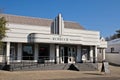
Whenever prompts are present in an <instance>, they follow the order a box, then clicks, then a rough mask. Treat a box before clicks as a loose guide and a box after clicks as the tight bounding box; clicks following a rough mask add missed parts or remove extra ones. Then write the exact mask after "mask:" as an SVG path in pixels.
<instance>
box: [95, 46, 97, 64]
mask: <svg viewBox="0 0 120 80" xmlns="http://www.w3.org/2000/svg"><path fill="white" fill-rule="evenodd" d="M95 62H97V46H95Z"/></svg>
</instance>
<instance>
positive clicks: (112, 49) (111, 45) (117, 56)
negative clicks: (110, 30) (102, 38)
mask: <svg viewBox="0 0 120 80" xmlns="http://www.w3.org/2000/svg"><path fill="white" fill-rule="evenodd" d="M106 61H108V62H110V63H112V64H116V65H120V38H118V39H114V40H111V41H108V47H107V49H106Z"/></svg>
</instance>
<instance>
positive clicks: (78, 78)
mask: <svg viewBox="0 0 120 80" xmlns="http://www.w3.org/2000/svg"><path fill="white" fill-rule="evenodd" d="M110 71H111V73H110V74H105V73H101V72H100V71H69V70H53V71H52V70H48V71H13V72H9V71H0V80H93V79H94V80H120V67H116V66H110Z"/></svg>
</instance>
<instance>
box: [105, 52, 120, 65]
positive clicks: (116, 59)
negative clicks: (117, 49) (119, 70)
mask: <svg viewBox="0 0 120 80" xmlns="http://www.w3.org/2000/svg"><path fill="white" fill-rule="evenodd" d="M106 61H108V62H111V63H114V64H118V65H120V54H117V53H106Z"/></svg>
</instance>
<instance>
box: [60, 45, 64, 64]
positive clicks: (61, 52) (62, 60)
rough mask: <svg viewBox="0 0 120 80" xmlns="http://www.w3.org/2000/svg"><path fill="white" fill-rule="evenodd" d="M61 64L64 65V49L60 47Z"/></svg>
mask: <svg viewBox="0 0 120 80" xmlns="http://www.w3.org/2000/svg"><path fill="white" fill-rule="evenodd" d="M60 63H64V47H60Z"/></svg>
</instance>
